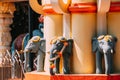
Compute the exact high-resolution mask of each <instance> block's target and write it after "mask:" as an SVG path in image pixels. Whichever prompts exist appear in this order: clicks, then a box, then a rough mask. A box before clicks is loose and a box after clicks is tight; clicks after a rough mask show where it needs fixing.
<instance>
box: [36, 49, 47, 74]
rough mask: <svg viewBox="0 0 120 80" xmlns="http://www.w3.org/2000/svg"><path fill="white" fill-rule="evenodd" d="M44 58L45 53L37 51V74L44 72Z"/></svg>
mask: <svg viewBox="0 0 120 80" xmlns="http://www.w3.org/2000/svg"><path fill="white" fill-rule="evenodd" d="M44 58H45V53H43V52H41V51H38V55H37V71H38V72H41V71H44Z"/></svg>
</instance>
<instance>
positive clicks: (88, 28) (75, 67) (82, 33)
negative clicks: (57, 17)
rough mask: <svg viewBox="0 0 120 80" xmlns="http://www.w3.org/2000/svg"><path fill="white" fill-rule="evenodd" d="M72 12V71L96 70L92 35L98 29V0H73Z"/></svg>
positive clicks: (70, 8) (92, 71)
mask: <svg viewBox="0 0 120 80" xmlns="http://www.w3.org/2000/svg"><path fill="white" fill-rule="evenodd" d="M71 2H72V3H71V6H70V7H69V10H70V12H71V27H72V38H73V40H74V47H73V63H72V72H73V73H82V74H84V73H85V74H90V73H94V72H95V58H94V54H93V53H92V45H91V44H92V41H91V40H92V37H93V35H95V29H96V0H72V1H71Z"/></svg>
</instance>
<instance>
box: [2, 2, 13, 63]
mask: <svg viewBox="0 0 120 80" xmlns="http://www.w3.org/2000/svg"><path fill="white" fill-rule="evenodd" d="M14 11H15V6H14V3H9V2H0V63H1V59H2V56H3V54H4V53H5V52H6V50H9V49H10V43H11V39H12V38H11V34H10V30H11V28H10V27H9V26H10V24H12V22H13V21H12V18H13V13H14Z"/></svg>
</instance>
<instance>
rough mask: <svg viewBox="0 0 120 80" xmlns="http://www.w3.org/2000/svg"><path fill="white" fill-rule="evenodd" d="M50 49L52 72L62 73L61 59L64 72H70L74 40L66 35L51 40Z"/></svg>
mask: <svg viewBox="0 0 120 80" xmlns="http://www.w3.org/2000/svg"><path fill="white" fill-rule="evenodd" d="M51 45H52V48H51V50H50V60H49V61H50V74H51V75H54V74H55V73H57V74H58V73H60V60H61V59H62V60H63V66H62V67H63V69H62V71H63V73H64V74H69V73H70V56H71V54H72V48H73V40H72V39H68V40H67V39H66V38H65V37H62V36H60V37H58V38H56V39H53V40H52V41H51Z"/></svg>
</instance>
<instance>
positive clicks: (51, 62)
mask: <svg viewBox="0 0 120 80" xmlns="http://www.w3.org/2000/svg"><path fill="white" fill-rule="evenodd" d="M54 57H55V54H52V52H50V59H52V58H54ZM54 64H55V61H50V74H51V75H54V74H55V72H54V71H53V69H54V67H55V65H54Z"/></svg>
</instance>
